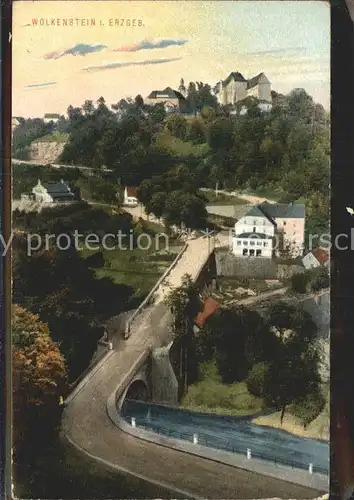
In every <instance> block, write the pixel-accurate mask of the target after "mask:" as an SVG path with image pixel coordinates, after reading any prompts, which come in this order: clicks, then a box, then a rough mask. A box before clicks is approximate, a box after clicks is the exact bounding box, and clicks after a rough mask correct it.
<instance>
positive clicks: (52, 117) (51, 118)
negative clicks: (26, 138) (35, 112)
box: [43, 113, 60, 123]
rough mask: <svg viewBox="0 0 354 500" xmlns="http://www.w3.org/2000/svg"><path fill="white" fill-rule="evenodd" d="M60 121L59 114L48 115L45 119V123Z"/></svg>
mask: <svg viewBox="0 0 354 500" xmlns="http://www.w3.org/2000/svg"><path fill="white" fill-rule="evenodd" d="M59 119H60V115H58V114H57V113H46V114H45V115H44V117H43V121H44V122H45V123H49V122H54V123H56V122H57V121H58V120H59Z"/></svg>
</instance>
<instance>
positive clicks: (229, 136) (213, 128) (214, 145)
mask: <svg viewBox="0 0 354 500" xmlns="http://www.w3.org/2000/svg"><path fill="white" fill-rule="evenodd" d="M208 143H209V146H210V147H211V149H213V150H214V151H217V150H219V149H229V148H230V147H231V146H232V144H233V130H232V124H231V122H230V121H229V120H228V119H227V118H218V119H217V120H215V121H214V122H213V123H211V124H210V126H209V131H208Z"/></svg>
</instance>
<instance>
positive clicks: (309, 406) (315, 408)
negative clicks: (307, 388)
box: [291, 387, 326, 429]
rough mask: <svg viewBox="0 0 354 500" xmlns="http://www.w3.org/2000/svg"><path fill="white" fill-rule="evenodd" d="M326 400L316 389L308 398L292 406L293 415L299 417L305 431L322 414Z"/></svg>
mask: <svg viewBox="0 0 354 500" xmlns="http://www.w3.org/2000/svg"><path fill="white" fill-rule="evenodd" d="M325 405H326V399H325V397H324V395H323V393H322V391H321V389H320V387H316V388H315V389H314V390H313V391H312V392H310V393H308V394H306V396H304V397H301V398H299V399H297V400H296V401H295V402H294V403H293V404H292V406H291V413H292V414H293V415H295V417H297V418H298V419H299V420H300V422H301V423H302V425H303V426H304V429H306V427H307V426H308V425H309V424H310V423H311V422H312V421H313V420H315V418H317V417H318V415H319V414H320V413H321V412H322V410H323V409H324V407H325Z"/></svg>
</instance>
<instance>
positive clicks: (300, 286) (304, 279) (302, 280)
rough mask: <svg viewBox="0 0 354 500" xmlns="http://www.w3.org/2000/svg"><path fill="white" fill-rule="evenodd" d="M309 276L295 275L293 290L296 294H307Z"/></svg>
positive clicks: (292, 282)
mask: <svg viewBox="0 0 354 500" xmlns="http://www.w3.org/2000/svg"><path fill="white" fill-rule="evenodd" d="M308 282H309V276H308V274H307V273H298V274H293V276H292V277H291V288H292V290H293V291H294V292H296V293H306V289H307V284H308Z"/></svg>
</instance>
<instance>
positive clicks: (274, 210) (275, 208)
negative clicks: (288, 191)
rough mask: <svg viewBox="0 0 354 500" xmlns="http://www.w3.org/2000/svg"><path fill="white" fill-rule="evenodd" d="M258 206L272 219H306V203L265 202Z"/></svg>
mask: <svg viewBox="0 0 354 500" xmlns="http://www.w3.org/2000/svg"><path fill="white" fill-rule="evenodd" d="M258 207H259V208H260V209H261V211H262V212H263V213H264V214H265V215H266V216H267V217H268V218H272V219H277V218H280V219H304V218H305V205H303V204H301V203H268V202H266V201H265V202H263V203H261V204H260V205H258Z"/></svg>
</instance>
